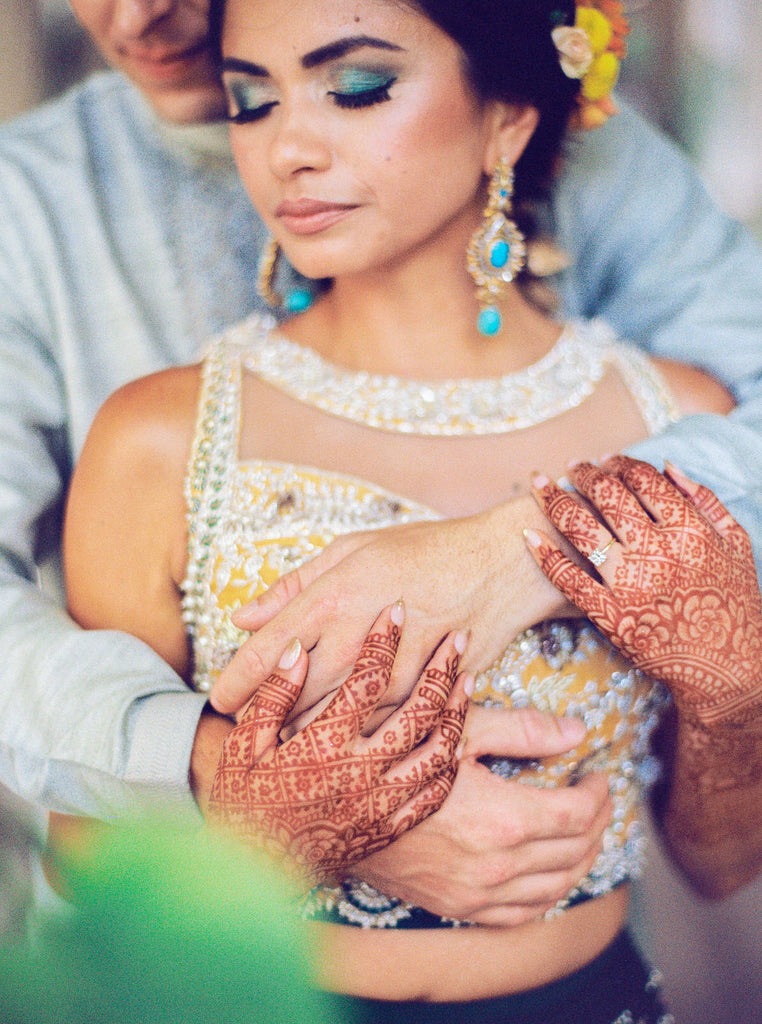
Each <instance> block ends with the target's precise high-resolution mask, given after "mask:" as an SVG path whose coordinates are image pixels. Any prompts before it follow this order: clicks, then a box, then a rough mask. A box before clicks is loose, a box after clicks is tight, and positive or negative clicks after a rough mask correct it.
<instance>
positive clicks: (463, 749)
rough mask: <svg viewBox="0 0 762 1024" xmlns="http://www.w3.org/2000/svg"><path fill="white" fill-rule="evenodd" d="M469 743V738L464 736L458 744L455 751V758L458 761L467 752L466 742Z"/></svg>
mask: <svg viewBox="0 0 762 1024" xmlns="http://www.w3.org/2000/svg"><path fill="white" fill-rule="evenodd" d="M467 743H468V738H467V737H465V736H464V737H463V739H462V740H461V741H460V743H459V744H458V749H457V750H456V751H455V760H456V761H460V759H461V758H462V757H463V755H464V754H465V752H466V744H467Z"/></svg>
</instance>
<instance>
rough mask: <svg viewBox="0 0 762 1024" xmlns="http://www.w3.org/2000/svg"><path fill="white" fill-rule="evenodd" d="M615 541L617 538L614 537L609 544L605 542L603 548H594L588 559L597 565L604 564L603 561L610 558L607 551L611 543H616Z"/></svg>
mask: <svg viewBox="0 0 762 1024" xmlns="http://www.w3.org/2000/svg"><path fill="white" fill-rule="evenodd" d="M615 541H616V538H615V537H612V538H611V540H610V541H609V542H608V544H604V546H603V547H602V548H594V549H593V550H592V551H591V552H590V554H589V555H588V556H587V558H588V561H590V562H592V563H593V565H594V566H596V567H598V566H601V565H603V563H604V562H605V561H606V559H607V558H608V555H607V554H606V552H607V551H608V549H609V548H610V547H611V545H612V544H614V543H615Z"/></svg>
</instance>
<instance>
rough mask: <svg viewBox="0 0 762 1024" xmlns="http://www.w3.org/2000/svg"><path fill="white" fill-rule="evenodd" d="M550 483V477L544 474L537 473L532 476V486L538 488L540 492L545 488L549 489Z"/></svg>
mask: <svg viewBox="0 0 762 1024" xmlns="http://www.w3.org/2000/svg"><path fill="white" fill-rule="evenodd" d="M549 483H550V477H547V476H545V474H544V473H535V474H534V475H533V476H532V486H533V487H536V488H537V490H538V491H541V490H542V489H543V487H547V486H548V484H549Z"/></svg>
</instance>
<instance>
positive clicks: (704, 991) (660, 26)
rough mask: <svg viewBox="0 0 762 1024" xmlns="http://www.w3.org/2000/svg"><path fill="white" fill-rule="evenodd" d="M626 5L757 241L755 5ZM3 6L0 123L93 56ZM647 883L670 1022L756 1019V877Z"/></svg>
mask: <svg viewBox="0 0 762 1024" xmlns="http://www.w3.org/2000/svg"><path fill="white" fill-rule="evenodd" d="M464 2H467V0H464ZM625 6H626V7H627V10H628V13H629V16H630V20H631V23H632V27H633V32H632V35H631V37H630V45H629V57H628V59H627V61H626V62H625V66H624V72H623V76H622V81H621V92H622V93H623V94H624V95H626V96H627V98H628V99H629V100H630V101H631V102H632V103H633V104H634V105H635V106H636V107H638V108H639V109H640V110H641V111H642V112H644V113H645V114H646V115H647V116H648V117H650V118H651V119H652V120H653V121H655V122H656V123H657V124H659V125H661V127H662V128H664V130H665V131H667V132H668V133H669V134H670V135H671V136H672V137H673V138H674V139H675V140H677V141H678V142H679V143H680V144H681V145H682V146H683V147H684V148H685V150H686V151H687V152H688V154H689V155H690V157H691V158H692V159H693V160H694V161H695V163H696V165H697V167H698V168H699V170H700V172H701V174H702V176H703V178H704V180H705V182H706V184H707V187H708V188H709V190H710V192H711V193H712V194H713V195H714V197H715V199H716V201H717V202H718V203H719V204H720V206H722V207H723V208H724V209H725V210H726V211H727V212H728V213H730V214H731V215H733V216H734V217H736V218H737V219H739V220H741V221H743V222H744V223H746V224H747V225H748V226H749V227H750V228H751V229H752V230H753V231H754V232H755V233H756V234H757V236H758V237H759V238H760V239H762V101H761V100H760V94H761V90H762V62H761V61H760V57H759V54H758V52H757V47H758V46H759V47H760V50H761V51H762V3H760V2H759V0H629V2H627V3H626V4H625ZM2 10H3V13H4V18H3V26H2V28H3V31H2V33H0V121H2V120H5V119H8V118H11V117H13V116H15V115H17V114H19V113H21V112H23V111H24V110H27V109H29V108H30V107H32V106H34V105H35V104H37V103H40V102H42V101H43V100H45V99H48V98H51V97H53V96H55V95H56V94H58V93H60V92H61V91H62V90H64V89H65V88H67V87H68V86H69V85H71V84H72V83H74V82H76V81H77V80H78V79H79V78H80V77H81V76H82V75H84V74H87V73H88V72H90V71H92V70H96V69H98V68H100V67H101V66H102V65H101V62H100V60H99V58H98V56H97V54H96V53H95V52H94V51H93V50H92V48H91V47H90V45H89V43H88V40H87V38H86V37H85V35H84V33H83V32H82V31H81V30H80V29H79V28H78V26H77V24H76V22H75V21H74V18H73V16H72V15H71V12H70V10H69V8H68V6H67V3H66V0H2ZM656 187H657V188H658V185H657V186H656ZM0 188H2V182H0ZM761 343H762V342H761ZM644 888H645V890H646V892H647V895H648V899H647V901H646V904H645V905H646V907H647V911H646V913H645V915H644V918H643V920H642V922H641V932H642V933H643V934H645V935H647V936H650V939H649V946H650V949H651V950H652V951H653V953H654V956H655V960H656V962H657V963H659V964H660V965H662V966H663V967H664V970H665V975H666V980H667V992H668V995H669V996H670V998H671V1001H672V1004H673V1008H674V1010H675V1016H676V1020H677V1024H740V1022H743V1024H746V1022H748V1024H751V1022H755V1021H756V1022H759V1021H762V880H761V881H759V882H757V883H755V884H754V885H752V886H749V887H747V888H746V889H745V890H744V891H743V892H741V893H739V894H738V895H737V896H735V897H734V898H732V899H730V900H726V901H723V902H722V903H721V904H705V903H702V902H701V901H699V900H696V899H695V898H694V897H692V896H691V895H690V894H689V893H688V891H687V890H686V889H685V888H684V887H683V886H682V884H681V883H680V882H679V881H678V880H677V879H676V878H674V877H673V876H672V874H671V872H670V869H669V868H668V867H667V866H666V863H665V862H664V861H663V858H661V857H660V855H659V854H658V851H656V853H655V856H654V858H653V861H652V866H651V868H650V870H649V874H648V876H647V878H646V881H645V883H644Z"/></svg>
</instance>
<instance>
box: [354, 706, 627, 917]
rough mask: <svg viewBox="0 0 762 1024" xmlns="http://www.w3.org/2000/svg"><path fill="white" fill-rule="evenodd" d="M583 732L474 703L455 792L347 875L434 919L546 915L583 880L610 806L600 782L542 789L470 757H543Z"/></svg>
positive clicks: (573, 722) (594, 777)
mask: <svg viewBox="0 0 762 1024" xmlns="http://www.w3.org/2000/svg"><path fill="white" fill-rule="evenodd" d="M584 735H585V727H584V725H583V723H582V722H581V721H579V720H578V719H557V718H553V717H552V716H550V715H543V714H540V712H538V711H535V710H533V709H526V710H521V711H509V710H504V709H495V708H490V709H486V708H479V707H475V706H472V707H471V709H470V710H469V713H468V718H467V721H466V736H467V740H466V745H465V750H464V753H463V756H462V758H461V762H460V767H459V769H458V775H457V777H456V779H455V785H454V786H453V790H452V793H451V794H450V796H449V797H448V799H447V800H446V801H445V803H444V804H443V806H442V807H441V808H440V809H439V811H437V813H436V814H433V815H432V816H431V817H430V818H427V819H426V821H424V822H422V823H421V824H420V825H417V826H416V827H415V828H414V829H411V830H410V831H409V832H407V833H406V834H405V835H404V836H402V837H401V838H400V839H398V840H397V841H396V842H395V843H393V844H392V845H390V846H387V847H386V848H385V849H383V850H381V851H380V852H378V853H374V854H373V855H372V856H370V857H367V858H366V859H365V860H363V861H361V862H360V863H359V864H355V865H354V867H353V868H352V874H353V875H354V876H356V877H358V878H362V879H364V880H365V881H367V882H370V883H371V884H372V885H374V886H376V888H378V889H380V890H381V891H382V892H385V893H389V894H390V895H393V896H397V897H399V898H400V899H404V900H406V901H408V902H410V903H413V904H415V905H416V906H420V907H424V908H425V909H426V910H429V911H431V912H432V913H436V914H440V915H442V916H443V917H453V918H456V919H458V920H468V921H474V922H475V923H477V924H482V925H502V926H513V925H518V924H522V923H524V922H526V921H530V920H534V919H536V918H537V917H539V916H540V915H542V914H543V913H545V911H547V910H550V909H551V908H552V907H553V906H555V904H556V903H557V902H558V900H560V899H562V898H563V897H564V896H565V895H566V894H567V893H568V892H569V890H570V889H572V888H573V886H574V885H575V884H576V883H577V882H579V881H580V879H581V878H583V877H584V876H585V875H586V874H587V873H588V871H589V870H590V867H591V866H592V863H593V861H594V860H595V858H596V856H597V854H598V852H599V851H600V847H601V837H602V834H603V831H604V829H605V827H606V825H607V824H608V823H609V821H610V820H611V812H612V806H611V801H610V798H609V792H608V784H607V780H606V778H605V776H603V775H601V774H591V775H588V776H585V777H584V778H583V780H582V781H581V782H580V783H579V784H578V785H577V786H572V787H565V788H560V789H539V788H537V787H534V786H530V785H526V784H525V783H521V782H518V781H506V780H505V779H501V778H499V777H498V776H496V775H494V774H493V773H492V772H490V771H489V770H488V769H487V768H485V767H484V766H483V765H482V764H479V763H478V762H477V758H479V757H481V756H483V755H486V754H492V755H495V756H502V757H514V758H522V757H531V758H538V757H549V756H552V755H555V754H560V753H564V752H565V751H568V750H571V749H573V748H574V747H575V746H576V745H577V744H578V743H580V742H581V741H582V739H583V738H584Z"/></svg>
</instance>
